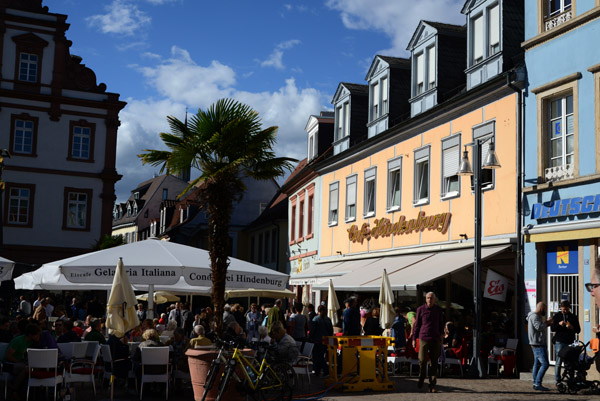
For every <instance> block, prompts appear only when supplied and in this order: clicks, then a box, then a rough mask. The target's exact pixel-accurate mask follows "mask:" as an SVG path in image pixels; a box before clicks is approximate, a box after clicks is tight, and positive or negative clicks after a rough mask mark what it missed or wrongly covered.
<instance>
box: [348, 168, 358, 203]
mask: <svg viewBox="0 0 600 401" xmlns="http://www.w3.org/2000/svg"><path fill="white" fill-rule="evenodd" d="M346 185H347V189H346V191H347V193H346V206H349V205H355V204H356V176H355V175H354V176H352V177H349V178H348V179H347V181H346Z"/></svg>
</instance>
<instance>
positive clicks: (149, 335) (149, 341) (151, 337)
mask: <svg viewBox="0 0 600 401" xmlns="http://www.w3.org/2000/svg"><path fill="white" fill-rule="evenodd" d="M142 338H143V340H144V341H142V342H141V343H140V344H139V345H138V347H137V349H136V350H135V353H134V355H133V361H134V363H135V375H136V376H137V379H138V383H141V378H142V350H141V349H142V348H145V347H163V346H164V344H162V343H161V342H160V336H159V335H158V332H157V331H156V330H154V329H148V330H146V331H144V333H143V334H142ZM144 372H145V373H147V374H149V375H152V374H161V373H164V372H165V368H164V366H160V365H146V366H145V367H144ZM138 390H139V389H138Z"/></svg>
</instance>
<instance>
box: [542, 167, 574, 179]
mask: <svg viewBox="0 0 600 401" xmlns="http://www.w3.org/2000/svg"><path fill="white" fill-rule="evenodd" d="M574 170H575V169H574V165H573V164H564V165H562V166H556V167H548V168H547V169H546V170H545V174H544V175H545V178H546V182H554V181H561V180H566V179H568V178H573V174H574Z"/></svg>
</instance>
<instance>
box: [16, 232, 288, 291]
mask: <svg viewBox="0 0 600 401" xmlns="http://www.w3.org/2000/svg"><path fill="white" fill-rule="evenodd" d="M119 257H122V258H123V261H124V263H125V271H126V273H127V275H128V276H129V279H130V282H131V284H133V285H134V286H135V289H136V290H141V291H143V290H146V289H148V290H150V289H151V288H152V291H154V290H159V289H160V290H165V291H169V290H171V291H173V292H179V293H181V292H185V293H196V294H204V293H205V294H210V292H211V287H212V272H211V268H210V266H211V264H210V257H209V254H208V251H206V250H204V249H200V248H194V247H190V246H186V245H181V244H176V243H173V242H168V241H160V240H156V239H148V240H145V241H138V242H133V243H130V244H126V245H121V246H117V247H114V248H108V249H104V250H101V251H97V252H91V253H86V254H83V255H79V256H75V257H72V258H68V259H62V260H58V261H55V262H50V263H46V264H44V265H43V266H42V267H40V268H39V269H37V270H35V271H33V272H31V273H26V274H24V275H22V276H21V277H18V278H16V279H15V288H16V289H48V290H54V289H62V290H84V289H87V290H92V289H98V290H100V289H109V288H110V284H111V282H112V279H113V276H114V275H115V263H114V261H115V260H118V258H119ZM229 261H230V265H229V268H228V269H227V289H243V288H255V289H269V290H284V289H286V287H287V282H288V278H289V276H288V275H287V274H284V273H280V272H277V271H275V270H272V269H268V268H266V267H262V266H258V265H255V264H253V263H249V262H245V261H243V260H239V259H235V258H229Z"/></svg>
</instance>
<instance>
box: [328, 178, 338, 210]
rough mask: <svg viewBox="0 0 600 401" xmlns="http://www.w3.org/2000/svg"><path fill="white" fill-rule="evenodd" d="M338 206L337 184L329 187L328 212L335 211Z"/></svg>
mask: <svg viewBox="0 0 600 401" xmlns="http://www.w3.org/2000/svg"><path fill="white" fill-rule="evenodd" d="M337 206H338V184H337V182H336V183H335V184H332V185H331V186H330V187H329V210H336V209H337Z"/></svg>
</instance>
